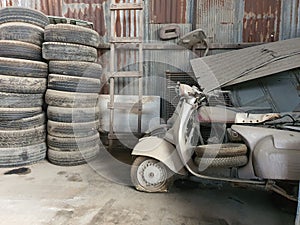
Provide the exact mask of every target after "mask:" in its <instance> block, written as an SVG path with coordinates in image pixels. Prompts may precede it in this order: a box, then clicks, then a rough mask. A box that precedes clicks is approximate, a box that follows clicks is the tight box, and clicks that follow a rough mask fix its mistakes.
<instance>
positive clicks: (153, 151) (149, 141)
mask: <svg viewBox="0 0 300 225" xmlns="http://www.w3.org/2000/svg"><path fill="white" fill-rule="evenodd" d="M132 155H135V156H147V157H151V158H154V159H157V160H158V161H160V162H162V163H164V164H165V165H166V166H167V167H168V168H169V169H170V170H172V171H173V172H174V173H177V174H180V175H186V174H187V171H186V170H185V168H184V164H183V163H182V162H181V160H180V157H179V155H178V153H177V151H176V149H175V146H174V145H172V144H171V143H169V142H167V141H166V140H164V139H162V138H159V137H155V136H151V137H145V138H142V139H140V140H139V143H138V144H137V145H136V146H135V147H134V149H133V151H132Z"/></svg>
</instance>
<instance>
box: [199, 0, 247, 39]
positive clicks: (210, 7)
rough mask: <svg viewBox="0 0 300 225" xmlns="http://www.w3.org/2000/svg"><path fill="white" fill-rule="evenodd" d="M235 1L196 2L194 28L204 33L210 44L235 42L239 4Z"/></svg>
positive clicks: (208, 0)
mask: <svg viewBox="0 0 300 225" xmlns="http://www.w3.org/2000/svg"><path fill="white" fill-rule="evenodd" d="M241 2H242V1H239V2H238V1H236V0H205V1H196V10H195V21H194V22H195V26H196V28H201V29H203V30H204V32H205V33H206V35H207V37H208V38H209V40H210V42H213V43H234V42H237V39H238V32H239V21H238V13H239V11H238V10H239V4H241Z"/></svg>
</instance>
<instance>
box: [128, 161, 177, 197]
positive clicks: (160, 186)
mask: <svg viewBox="0 0 300 225" xmlns="http://www.w3.org/2000/svg"><path fill="white" fill-rule="evenodd" d="M145 162H148V164H149V165H150V166H151V164H155V165H156V167H157V168H159V171H162V173H163V174H164V177H163V180H162V181H160V182H158V183H156V184H147V182H146V181H143V182H141V179H142V180H144V179H145V178H144V176H146V175H147V172H146V170H145V169H144V170H143V166H145V165H144V164H145ZM148 164H147V165H148ZM139 170H140V171H139ZM142 172H144V173H146V174H142ZM173 174H174V173H173V172H171V170H170V169H169V168H168V167H167V166H165V165H164V164H163V163H161V162H159V161H157V160H156V159H153V158H148V157H144V156H139V157H137V158H136V159H135V160H134V162H133V164H132V166H131V171H130V177H131V182H132V184H133V186H134V187H135V188H136V189H137V190H139V191H144V192H167V191H168V189H169V186H170V185H171V183H172V175H173ZM146 177H148V176H146ZM161 179H162V178H161Z"/></svg>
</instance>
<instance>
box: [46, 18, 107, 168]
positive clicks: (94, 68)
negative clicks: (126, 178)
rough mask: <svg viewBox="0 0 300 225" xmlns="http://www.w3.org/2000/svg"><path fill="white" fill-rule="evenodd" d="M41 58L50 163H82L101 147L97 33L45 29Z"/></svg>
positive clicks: (65, 27) (75, 28)
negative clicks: (44, 72) (46, 72)
mask: <svg viewBox="0 0 300 225" xmlns="http://www.w3.org/2000/svg"><path fill="white" fill-rule="evenodd" d="M44 38H45V42H44V44H43V58H44V59H46V60H48V61H49V76H48V89H47V92H46V96H45V100H46V103H47V104H48V109H47V115H48V126H47V130H48V136H47V143H48V159H49V161H50V162H52V163H53V164H56V165H61V166H74V165H79V164H83V163H86V162H87V161H89V160H92V159H93V158H94V157H96V155H97V153H98V152H99V148H100V137H99V132H98V128H99V111H98V108H97V100H98V96H99V92H100V88H101V83H100V78H101V73H102V67H101V65H99V64H98V63H95V62H96V60H97V58H98V57H97V49H96V47H97V46H98V45H99V43H100V37H99V35H98V33H97V32H96V31H94V30H92V29H89V28H85V27H81V26H76V25H71V24H56V25H49V26H47V27H46V28H45V36H44Z"/></svg>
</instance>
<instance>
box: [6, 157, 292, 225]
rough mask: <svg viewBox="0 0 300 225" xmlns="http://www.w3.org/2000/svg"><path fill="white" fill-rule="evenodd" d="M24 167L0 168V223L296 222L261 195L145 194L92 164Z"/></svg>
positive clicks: (176, 189) (175, 190) (209, 191)
mask: <svg viewBox="0 0 300 225" xmlns="http://www.w3.org/2000/svg"><path fill="white" fill-rule="evenodd" d="M99 163H101V162H99ZM28 168H29V169H30V170H31V172H30V173H28V174H24V175H16V174H14V175H4V173H5V172H7V171H8V170H10V169H0V186H1V188H0V224H5V225H8V224H9V225H13V224H18V225H19V224H22V225H27V224H28V225H35V224H37V225H39V224H45V225H58V224H64V225H77V224H78V225H81V224H82V225H86V224H87V225H113V224H122V225H158V224H161V225H173V224H174V225H194V224H195V225H260V224H264V225H283V224H284V225H289V224H294V214H292V213H288V212H285V211H283V210H282V209H281V207H279V206H278V204H277V205H276V204H275V203H274V202H273V198H272V196H271V195H270V194H268V193H266V192H262V191H253V190H243V189H237V188H229V187H224V188H221V189H219V188H205V189H203V188H193V186H191V185H188V186H186V185H180V186H178V182H176V183H175V185H173V187H172V189H171V191H170V193H164V194H147V193H141V192H137V191H135V190H134V189H133V188H132V187H130V186H126V185H120V184H116V183H114V182H111V181H109V180H107V179H105V178H103V177H102V176H100V175H99V172H97V171H95V170H94V169H92V168H91V167H90V165H82V166H76V167H59V166H55V165H52V164H50V163H48V162H47V161H43V162H40V163H38V164H35V165H31V166H28ZM123 172H124V171H123ZM126 173H127V171H126ZM180 184H181V182H180ZM182 186H183V187H182Z"/></svg>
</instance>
